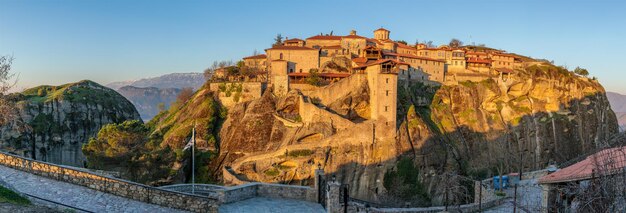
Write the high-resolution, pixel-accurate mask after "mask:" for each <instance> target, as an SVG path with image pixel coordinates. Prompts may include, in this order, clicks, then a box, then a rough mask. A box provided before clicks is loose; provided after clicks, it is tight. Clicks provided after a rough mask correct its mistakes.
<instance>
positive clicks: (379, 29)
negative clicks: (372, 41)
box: [374, 27, 390, 32]
mask: <svg viewBox="0 0 626 213" xmlns="http://www.w3.org/2000/svg"><path fill="white" fill-rule="evenodd" d="M381 30H383V31H387V32H390V31H389V30H387V29H385V28H382V27H381V28H378V29H376V30H374V32H376V31H381Z"/></svg>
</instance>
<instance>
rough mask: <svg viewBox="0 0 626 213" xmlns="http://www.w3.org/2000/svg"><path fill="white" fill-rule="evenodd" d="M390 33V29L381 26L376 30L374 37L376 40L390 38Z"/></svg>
mask: <svg viewBox="0 0 626 213" xmlns="http://www.w3.org/2000/svg"><path fill="white" fill-rule="evenodd" d="M389 33H390V31H389V30H387V29H385V28H382V27H381V28H378V29H377V30H374V38H375V39H376V40H389Z"/></svg>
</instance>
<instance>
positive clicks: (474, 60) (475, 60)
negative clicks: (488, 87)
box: [467, 58, 491, 64]
mask: <svg viewBox="0 0 626 213" xmlns="http://www.w3.org/2000/svg"><path fill="white" fill-rule="evenodd" d="M467 63H477V64H491V60H490V59H481V58H469V59H467Z"/></svg>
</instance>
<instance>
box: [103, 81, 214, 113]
mask: <svg viewBox="0 0 626 213" xmlns="http://www.w3.org/2000/svg"><path fill="white" fill-rule="evenodd" d="M205 82H206V80H205V78H204V76H203V74H202V73H172V74H167V75H162V76H158V77H153V78H144V79H141V80H135V81H120V82H113V83H110V84H107V85H106V86H107V87H109V88H111V89H114V90H116V91H117V92H118V93H120V94H121V95H122V96H124V97H125V98H126V99H128V100H129V101H130V102H131V103H133V105H135V108H137V111H139V114H140V116H141V119H142V120H143V121H144V122H147V121H149V120H150V119H152V118H153V117H154V116H155V115H157V114H158V113H159V111H160V109H159V107H158V105H159V104H160V103H163V104H164V105H165V109H167V108H169V107H170V104H171V103H172V102H174V101H175V100H176V96H178V93H180V91H181V89H182V88H186V87H191V88H193V90H194V91H195V90H197V89H198V88H200V87H202V85H203V84H204V83H205Z"/></svg>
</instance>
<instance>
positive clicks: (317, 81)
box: [306, 69, 322, 86]
mask: <svg viewBox="0 0 626 213" xmlns="http://www.w3.org/2000/svg"><path fill="white" fill-rule="evenodd" d="M306 82H307V83H308V84H310V85H313V86H320V85H322V78H321V77H320V73H319V71H318V70H317V69H310V70H309V76H308V77H307V78H306Z"/></svg>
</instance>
